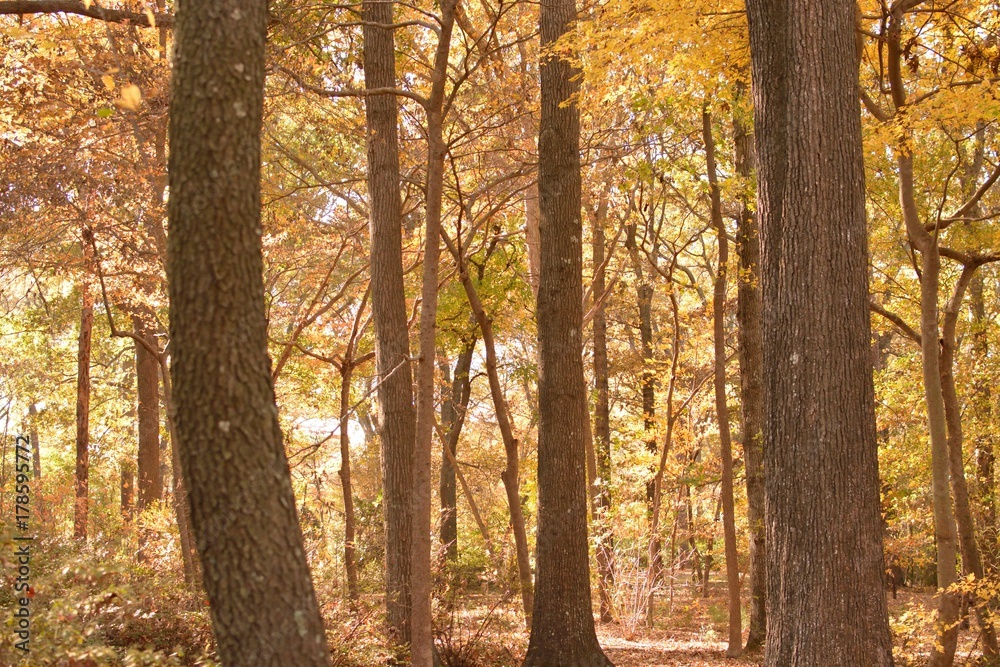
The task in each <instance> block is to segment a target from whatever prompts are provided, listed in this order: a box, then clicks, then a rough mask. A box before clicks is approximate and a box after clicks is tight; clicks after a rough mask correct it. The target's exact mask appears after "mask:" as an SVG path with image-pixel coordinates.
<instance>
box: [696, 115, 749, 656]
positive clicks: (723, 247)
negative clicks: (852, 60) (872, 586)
mask: <svg viewBox="0 0 1000 667" xmlns="http://www.w3.org/2000/svg"><path fill="white" fill-rule="evenodd" d="M701 117H702V135H703V137H704V141H705V162H706V166H707V169H708V183H709V198H710V200H711V203H712V224H713V225H714V226H715V231H716V237H717V244H718V248H719V258H718V268H717V269H716V272H715V291H714V294H713V298H712V327H713V338H714V344H715V413H716V417H717V419H718V422H719V457H720V459H721V461H722V484H721V488H720V490H719V492H720V494H721V496H722V531H723V537H724V541H725V545H724V546H725V552H726V584H727V587H728V590H729V647H728V648H727V649H726V655H727V656H729V657H736V656H738V655H739V654H740V653H742V652H743V619H742V617H741V610H740V564H739V557H738V555H737V553H736V505H735V502H734V500H733V436H732V431H731V429H730V425H729V402H728V399H727V398H726V356H727V355H726V287H727V281H728V271H729V239H728V237H727V236H726V224H725V221H724V220H723V219H722V194H721V193H720V191H719V174H718V171H717V169H716V164H715V138H714V137H713V134H712V114H711V113H710V112H709V111H708V109H707V108H706V109H705V111H704V112H702V115H701Z"/></svg>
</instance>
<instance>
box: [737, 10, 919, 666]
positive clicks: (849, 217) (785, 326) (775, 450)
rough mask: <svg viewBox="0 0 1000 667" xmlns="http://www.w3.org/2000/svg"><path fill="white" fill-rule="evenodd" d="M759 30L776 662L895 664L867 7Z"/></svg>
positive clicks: (755, 23)
mask: <svg viewBox="0 0 1000 667" xmlns="http://www.w3.org/2000/svg"><path fill="white" fill-rule="evenodd" d="M747 17H748V21H749V28H750V31H749V32H750V55H751V61H752V69H753V91H754V115H755V124H754V129H755V134H756V158H757V173H758V198H757V201H758V209H757V210H758V212H759V215H760V227H761V288H762V304H763V311H762V331H763V348H762V349H763V361H764V363H763V369H764V397H765V398H764V402H765V413H766V415H767V417H766V423H767V425H768V426H767V428H765V430H764V460H765V465H764V469H765V470H766V471H767V472H766V477H765V480H764V481H765V488H766V508H765V509H766V525H767V533H766V539H767V557H768V564H767V581H768V587H767V589H768V590H767V623H768V627H767V646H766V650H765V662H764V664H765V666H766V667H806V666H808V667H814V666H815V665H823V666H824V667H856V666H857V665H866V667H890V666H891V665H892V664H893V660H892V642H891V638H890V634H889V623H888V610H887V607H886V600H885V595H884V593H883V590H882V582H883V577H884V568H883V555H882V519H881V511H880V510H881V508H880V499H879V479H878V446H877V439H876V431H875V391H874V384H873V381H872V359H871V348H870V345H871V335H870V328H871V323H870V320H869V314H868V303H869V298H868V287H867V277H868V249H867V234H866V224H865V184H864V155H863V151H862V136H861V117H860V105H859V102H858V71H859V64H860V61H859V57H858V52H857V50H856V30H855V3H854V2H853V0H827V1H825V2H814V1H813V0H748V2H747ZM831 137H835V138H836V140H835V141H830V138H831ZM935 342H936V338H935Z"/></svg>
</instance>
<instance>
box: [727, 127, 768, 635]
mask: <svg viewBox="0 0 1000 667" xmlns="http://www.w3.org/2000/svg"><path fill="white" fill-rule="evenodd" d="M733 139H734V143H735V144H736V173H737V175H738V176H740V177H741V178H743V179H746V180H747V181H749V179H750V178H751V177H752V171H753V137H752V136H751V135H750V134H749V133H748V132H747V129H746V127H745V126H744V124H743V122H742V121H740V120H739V119H736V120H734V121H733ZM736 243H737V246H738V251H739V255H740V279H739V285H738V288H737V296H736V299H737V305H736V322H737V331H736V334H737V340H738V346H739V359H740V396H741V401H740V405H741V408H742V417H743V456H744V460H745V462H746V483H747V529H748V531H749V533H750V535H749V542H750V571H749V572H748V574H747V583H748V585H749V589H750V632H749V634H748V636H747V643H746V650H747V651H759V650H761V649H763V648H764V638H765V636H766V632H767V611H766V602H767V552H766V550H765V541H764V393H763V387H762V383H761V379H762V378H761V376H762V373H763V369H762V368H761V365H762V361H763V360H762V358H761V343H762V341H761V336H762V332H761V323H760V316H761V314H760V309H761V303H760V237H759V235H758V230H757V216H756V214H755V213H754V211H753V209H752V208H751V203H750V202H749V201H747V200H746V198H742V201H741V206H740V220H739V229H738V230H737V232H736Z"/></svg>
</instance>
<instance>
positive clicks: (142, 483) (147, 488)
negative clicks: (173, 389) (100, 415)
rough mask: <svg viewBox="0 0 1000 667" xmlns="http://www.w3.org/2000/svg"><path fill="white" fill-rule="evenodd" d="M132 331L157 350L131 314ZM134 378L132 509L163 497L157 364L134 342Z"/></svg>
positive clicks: (149, 334) (148, 331)
mask: <svg viewBox="0 0 1000 667" xmlns="http://www.w3.org/2000/svg"><path fill="white" fill-rule="evenodd" d="M132 324H133V331H134V332H135V335H137V336H141V337H142V338H143V339H144V340H145V341H146V342H147V343H149V345H150V346H151V347H153V348H154V349H158V345H159V344H158V343H157V342H156V337H155V336H153V333H152V331H151V330H150V329H149V328H148V327H147V326H146V325H145V323H144V322H143V321H142V319H141V318H139V317H138V316H133V317H132ZM135 378H136V395H137V396H138V406H139V407H138V422H139V457H138V460H139V465H138V474H139V495H138V498H137V500H136V509H137V510H139V511H142V510H144V509H145V508H146V507H148V506H149V505H150V504H151V503H153V502H156V501H157V500H161V499H162V498H163V479H162V477H161V476H160V385H159V378H160V364H159V362H158V361H157V359H156V357H155V356H154V355H153V354H151V353H150V352H149V351H148V350H146V348H145V347H143V346H142V345H141V344H139V343H138V342H136V343H135Z"/></svg>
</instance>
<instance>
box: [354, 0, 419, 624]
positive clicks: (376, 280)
mask: <svg viewBox="0 0 1000 667" xmlns="http://www.w3.org/2000/svg"><path fill="white" fill-rule="evenodd" d="M362 16H363V18H364V20H365V25H364V28H363V31H364V68H365V87H366V88H368V89H379V88H394V87H395V86H396V54H395V49H394V47H393V39H392V29H391V28H388V27H384V26H388V25H389V24H391V23H392V3H389V2H376V1H374V0H371V1H366V2H364V3H363V5H362ZM365 115H366V118H367V132H368V134H367V138H368V198H369V210H370V216H371V223H370V229H371V267H372V268H371V273H372V276H371V290H372V315H373V320H374V322H375V363H376V366H377V367H378V376H379V384H378V400H379V405H380V406H381V413H382V419H381V420H380V429H379V436H380V440H381V443H382V488H383V505H384V510H383V511H384V514H385V571H386V604H387V607H388V622H389V629H390V631H391V632H392V634H393V639H394V640H395V641H396V642H397V643H399V644H409V643H410V609H411V607H412V603H411V598H410V558H411V552H410V548H411V540H410V535H411V533H412V530H413V511H412V508H411V507H410V497H411V495H412V493H413V466H412V461H413V446H414V437H415V435H416V416H415V414H414V411H413V379H412V378H413V376H412V373H411V370H410V342H409V336H408V330H407V326H406V296H405V292H404V291H403V254H402V253H403V250H402V243H403V242H402V238H403V230H402V202H401V201H400V196H399V187H400V179H399V140H398V136H399V135H398V132H399V130H398V128H397V117H398V111H397V107H396V99H395V98H394V97H393V96H391V95H368V96H367V97H365Z"/></svg>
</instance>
